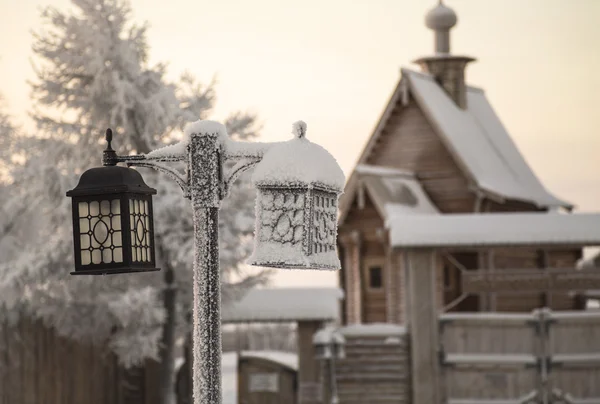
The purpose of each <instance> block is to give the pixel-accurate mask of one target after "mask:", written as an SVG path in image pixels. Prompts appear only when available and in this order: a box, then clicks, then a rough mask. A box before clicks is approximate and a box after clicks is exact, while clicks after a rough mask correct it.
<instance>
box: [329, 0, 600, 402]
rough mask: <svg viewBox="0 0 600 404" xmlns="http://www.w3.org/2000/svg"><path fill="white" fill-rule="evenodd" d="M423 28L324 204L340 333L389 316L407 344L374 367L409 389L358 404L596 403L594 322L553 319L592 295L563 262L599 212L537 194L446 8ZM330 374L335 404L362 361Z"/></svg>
mask: <svg viewBox="0 0 600 404" xmlns="http://www.w3.org/2000/svg"><path fill="white" fill-rule="evenodd" d="M425 21H426V24H427V26H428V27H429V28H431V29H432V30H433V31H434V33H435V53H434V54H433V55H431V56H428V57H422V58H420V59H417V60H416V61H415V62H416V63H417V64H418V65H419V66H420V71H415V70H412V69H408V68H403V69H401V76H400V80H399V82H398V84H397V86H396V88H395V89H394V91H393V93H392V96H391V98H390V100H389V102H388V104H387V106H386V108H385V109H384V111H383V114H382V116H381V118H380V119H379V122H378V123H377V125H376V127H375V130H374V132H373V133H372V134H371V136H370V138H369V139H368V141H367V144H366V146H365V148H364V150H363V152H362V154H361V156H360V158H359V161H358V164H357V165H356V167H355V168H354V170H353V172H352V174H351V176H350V178H349V179H348V182H347V184H346V189H345V193H344V195H343V196H342V198H341V199H340V217H339V230H338V232H339V235H338V244H339V245H338V248H339V252H340V258H341V260H342V270H341V271H340V284H341V285H342V288H343V289H344V291H345V301H344V304H343V311H342V323H343V324H344V326H345V327H344V328H348V327H352V326H356V325H361V326H362V327H366V328H367V329H368V328H375V329H376V328H378V327H381V326H382V325H381V324H376V323H388V324H387V325H391V324H401V325H403V326H405V328H406V336H405V337H406V340H407V346H408V350H409V353H408V355H407V357H408V358H409V360H408V361H407V364H404V365H402V366H397V365H395V366H396V370H392V369H389V372H388V375H389V376H390V377H396V378H398V377H400V375H403V376H405V378H404V379H403V381H400V380H396V383H398V384H402V383H403V384H404V385H403V386H402V391H405V392H410V393H409V394H408V395H405V396H402V395H400V394H399V391H398V392H396V395H395V396H394V397H393V398H390V397H380V396H381V394H379V393H380V392H373V393H372V394H371V393H369V397H364V402H367V401H368V402H370V403H382V404H383V403H392V402H395V403H401V402H410V403H411V404H438V403H454V404H456V403H483V402H486V403H498V404H499V403H514V404H518V403H525V402H531V401H532V400H534V402H565V403H583V402H586V403H587V402H590V403H591V402H600V401H598V400H600V394H599V391H600V390H598V389H597V387H596V386H598V383H599V380H600V358H599V357H598V355H596V352H597V349H598V345H597V340H598V337H597V335H598V334H597V333H598V332H600V327H599V326H600V322H599V319H600V315H598V314H597V313H585V314H583V315H582V313H572V312H571V313H569V312H566V310H576V309H580V308H582V305H581V302H582V301H584V299H579V298H578V296H579V295H580V294H583V293H584V292H585V291H586V290H588V289H597V290H600V271H598V269H597V268H576V262H577V261H578V260H579V259H580V258H581V253H582V248H583V247H585V246H598V245H600V214H575V213H572V209H573V206H572V205H571V204H570V203H568V202H566V201H564V200H562V199H561V198H558V197H557V196H555V195H553V194H552V193H551V192H550V191H548V190H547V189H546V188H545V187H544V185H543V184H542V183H541V182H540V181H539V179H538V178H537V177H536V176H535V174H534V173H533V171H532V170H531V168H530V167H529V165H528V164H527V162H526V161H525V159H524V157H523V156H522V155H521V153H520V152H519V150H518V149H517V147H516V145H515V144H514V142H513V140H512V139H511V137H510V135H509V134H508V133H507V131H506V129H505V128H504V126H503V125H502V123H501V122H500V120H499V118H498V116H497V115H496V114H495V112H494V110H493V108H492V107H491V105H490V103H489V101H488V99H487V98H486V96H485V93H484V91H483V90H482V89H480V88H475V87H472V86H469V85H468V84H466V80H465V68H466V66H467V65H468V64H469V63H471V62H473V61H474V59H473V58H471V57H467V56H460V55H454V54H451V53H450V30H451V28H452V27H453V26H454V25H455V24H456V21H457V18H456V15H455V13H454V11H452V10H451V9H450V8H448V7H446V6H445V5H444V4H443V3H442V2H441V1H440V3H439V4H438V5H437V6H436V7H434V8H433V9H432V10H431V11H430V12H429V13H428V14H427V16H426V19H425ZM538 308H545V309H541V310H536V311H535V312H534V313H533V314H532V313H531V312H532V310H534V309H538ZM551 310H552V311H551ZM444 312H454V313H444ZM465 312H466V313H465ZM468 312H471V313H468ZM475 312H477V313H475ZM484 312H497V313H484ZM501 312H503V313H501ZM515 312H517V313H515ZM518 312H522V313H518ZM561 322H562V324H561ZM342 329H343V328H342ZM363 345H364V344H363ZM361 349H363V350H365V352H363V353H362V355H363V357H369V358H370V357H374V354H375V353H376V352H377V350H378V349H381V348H380V347H379V346H371V347H367V346H362V347H361ZM402 349H403V348H402V347H400V348H398V350H397V353H399V354H403V351H402ZM361 360H362V358H361ZM378 366H379V365H378ZM559 366H560V367H561V369H556V368H557V367H559ZM340 367H341V368H342V369H343V371H344V372H346V373H344V374H341V375H339V376H338V377H337V381H338V384H339V386H340V389H339V396H340V398H341V400H340V403H341V404H351V403H352V402H353V401H352V398H351V394H349V392H352V391H356V390H357V386H362V385H366V384H367V383H368V380H369V378H370V374H371V372H372V368H369V367H368V366H365V365H363V364H362V363H361V362H358V361H355V362H352V358H350V360H346V361H344V360H342V361H341V363H340ZM582 369H583V370H582ZM583 372H586V376H585V377H583V376H582V374H583ZM347 373H351V374H352V383H346V381H345V380H344V376H345V374H347ZM588 375H589V377H588ZM358 388H359V389H360V387H358ZM549 400H550V401H549ZM551 400H555V401H551ZM560 400H562V401H560Z"/></svg>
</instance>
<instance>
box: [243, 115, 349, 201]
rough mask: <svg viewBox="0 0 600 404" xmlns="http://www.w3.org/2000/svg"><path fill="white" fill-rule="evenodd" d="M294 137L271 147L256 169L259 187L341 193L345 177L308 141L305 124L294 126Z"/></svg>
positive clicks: (254, 177)
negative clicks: (308, 189) (302, 187)
mask: <svg viewBox="0 0 600 404" xmlns="http://www.w3.org/2000/svg"><path fill="white" fill-rule="evenodd" d="M293 128H294V138H293V139H292V140H289V141H287V142H281V143H278V144H276V145H275V146H273V147H272V148H270V149H269V150H268V151H267V152H266V153H265V155H264V157H263V159H262V161H261V162H260V163H259V164H258V165H257V166H256V168H255V170H254V174H253V175H252V182H253V184H254V185H256V186H261V185H263V186H265V185H272V186H309V187H310V186H314V185H316V186H319V185H320V186H323V187H325V188H330V189H333V190H335V191H338V192H341V191H342V190H343V189H344V183H345V181H346V178H345V176H344V173H343V172H342V169H341V168H340V166H339V165H338V163H337V161H336V160H335V158H334V157H333V156H332V155H331V154H330V153H329V152H328V151H327V150H326V149H325V148H323V147H322V146H320V145H318V144H316V143H312V142H311V141H309V140H308V139H306V136H305V133H306V124H305V123H304V122H303V121H298V122H296V123H294V126H293Z"/></svg>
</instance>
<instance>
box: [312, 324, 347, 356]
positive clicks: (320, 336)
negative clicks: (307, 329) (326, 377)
mask: <svg viewBox="0 0 600 404" xmlns="http://www.w3.org/2000/svg"><path fill="white" fill-rule="evenodd" d="M345 344H346V339H345V338H344V336H343V335H342V334H340V333H339V331H338V330H336V329H335V328H333V327H331V326H328V327H325V328H321V329H320V330H318V331H317V332H316V333H315V334H314V335H313V346H314V347H315V358H316V359H323V360H328V359H331V358H335V359H344V358H345V357H346V350H345V347H344V345H345Z"/></svg>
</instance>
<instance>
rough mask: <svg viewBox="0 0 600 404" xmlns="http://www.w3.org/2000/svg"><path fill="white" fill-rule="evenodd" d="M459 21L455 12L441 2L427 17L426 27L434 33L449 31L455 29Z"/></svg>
mask: <svg viewBox="0 0 600 404" xmlns="http://www.w3.org/2000/svg"><path fill="white" fill-rule="evenodd" d="M457 21H458V18H457V17H456V13H455V12H454V10H452V9H451V8H450V7H447V6H446V5H445V4H444V3H442V2H441V1H440V2H439V4H438V5H436V6H435V7H434V8H433V9H431V10H430V11H429V12H428V13H427V15H426V16H425V25H427V28H430V29H432V30H434V31H447V30H449V29H450V28H452V27H454V26H455V25H456V22H457Z"/></svg>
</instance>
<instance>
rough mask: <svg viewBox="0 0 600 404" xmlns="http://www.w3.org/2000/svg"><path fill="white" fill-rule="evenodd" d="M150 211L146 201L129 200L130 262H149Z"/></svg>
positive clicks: (150, 256) (150, 257)
mask: <svg viewBox="0 0 600 404" xmlns="http://www.w3.org/2000/svg"><path fill="white" fill-rule="evenodd" d="M149 215H150V210H149V206H148V201H147V200H141V199H130V200H129V228H130V237H131V260H132V261H133V262H151V261H152V254H151V251H150V248H151V245H152V243H151V239H150V216H149Z"/></svg>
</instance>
